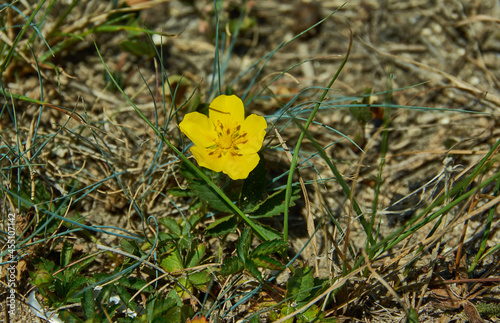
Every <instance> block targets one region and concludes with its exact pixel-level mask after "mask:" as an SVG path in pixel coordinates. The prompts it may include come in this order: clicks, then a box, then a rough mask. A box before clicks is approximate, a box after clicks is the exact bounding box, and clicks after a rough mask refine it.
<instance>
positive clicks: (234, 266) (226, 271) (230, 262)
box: [219, 256, 243, 276]
mask: <svg viewBox="0 0 500 323" xmlns="http://www.w3.org/2000/svg"><path fill="white" fill-rule="evenodd" d="M242 270H243V263H242V262H241V260H240V259H239V258H238V257H236V256H232V257H229V258H227V259H226V260H224V263H223V264H222V266H221V268H220V270H219V273H220V274H221V275H223V276H229V275H232V274H235V273H237V272H240V271H242Z"/></svg>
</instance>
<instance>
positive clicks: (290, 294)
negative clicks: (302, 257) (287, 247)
mask: <svg viewBox="0 0 500 323" xmlns="http://www.w3.org/2000/svg"><path fill="white" fill-rule="evenodd" d="M313 287H314V278H313V271H312V268H311V267H309V266H304V267H302V268H296V269H295V274H294V275H293V276H292V277H290V279H288V282H287V284H286V297H287V299H288V298H290V299H291V300H293V301H295V302H297V303H300V302H302V301H303V300H305V299H306V298H307V297H309V296H310V295H311V294H312V292H313V291H312V289H313Z"/></svg>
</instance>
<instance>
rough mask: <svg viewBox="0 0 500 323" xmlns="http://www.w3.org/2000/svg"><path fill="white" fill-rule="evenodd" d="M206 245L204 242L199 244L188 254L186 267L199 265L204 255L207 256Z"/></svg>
mask: <svg viewBox="0 0 500 323" xmlns="http://www.w3.org/2000/svg"><path fill="white" fill-rule="evenodd" d="M205 251H206V245H205V244H204V243H201V244H198V245H197V246H196V249H194V250H191V251H190V252H189V253H188V256H187V263H186V268H192V267H195V266H197V265H198V264H199V263H200V262H201V260H202V259H203V257H205Z"/></svg>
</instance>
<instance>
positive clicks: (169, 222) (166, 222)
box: [160, 217, 182, 237]
mask: <svg viewBox="0 0 500 323" xmlns="http://www.w3.org/2000/svg"><path fill="white" fill-rule="evenodd" d="M160 223H161V224H162V225H163V226H164V227H165V228H167V229H168V231H169V232H170V233H171V234H172V235H174V236H175V237H179V236H180V235H181V233H182V229H181V227H180V225H179V224H178V223H177V221H175V220H174V219H172V218H170V217H164V218H161V219H160Z"/></svg>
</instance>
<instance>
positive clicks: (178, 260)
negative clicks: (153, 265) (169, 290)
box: [160, 248, 184, 272]
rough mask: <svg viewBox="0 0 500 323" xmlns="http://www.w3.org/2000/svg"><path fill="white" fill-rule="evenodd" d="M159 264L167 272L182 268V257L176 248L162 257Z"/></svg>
mask: <svg viewBox="0 0 500 323" xmlns="http://www.w3.org/2000/svg"><path fill="white" fill-rule="evenodd" d="M160 266H161V267H162V268H163V269H165V270H166V271H168V272H174V271H179V270H182V269H184V266H183V264H182V257H181V255H180V253H179V250H178V249H177V248H175V249H173V250H172V253H171V254H170V255H168V256H167V257H166V258H164V259H162V261H161V262H160Z"/></svg>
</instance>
